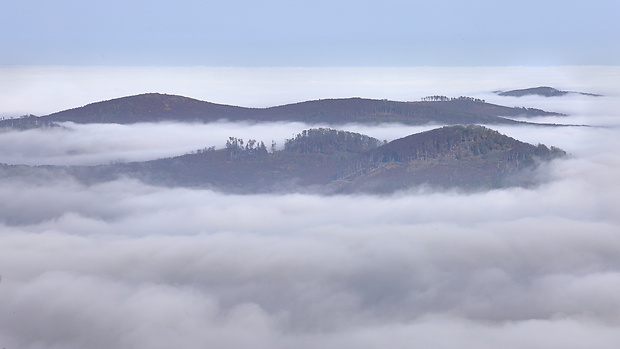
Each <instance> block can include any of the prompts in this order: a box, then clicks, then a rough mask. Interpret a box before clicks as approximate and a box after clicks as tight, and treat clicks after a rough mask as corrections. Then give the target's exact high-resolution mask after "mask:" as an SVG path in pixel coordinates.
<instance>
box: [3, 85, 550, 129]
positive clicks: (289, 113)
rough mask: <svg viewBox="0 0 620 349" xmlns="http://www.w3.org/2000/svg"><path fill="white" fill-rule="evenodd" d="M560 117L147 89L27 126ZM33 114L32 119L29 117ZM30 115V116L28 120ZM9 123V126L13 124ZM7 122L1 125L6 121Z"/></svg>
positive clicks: (440, 104)
mask: <svg viewBox="0 0 620 349" xmlns="http://www.w3.org/2000/svg"><path fill="white" fill-rule="evenodd" d="M521 115H525V116H534V115H559V114H557V113H551V112H546V111H543V110H539V109H527V108H509V107H504V106H500V105H495V104H490V103H485V102H483V101H479V100H473V99H467V98H459V99H454V100H449V101H432V102H429V101H425V102H396V101H388V100H375V99H363V98H345V99H325V100H315V101H306V102H301V103H295V104H288V105H282V106H275V107H270V108H245V107H237V106H230V105H222V104H215V103H210V102H204V101H199V100H196V99H192V98H187V97H182V96H174V95H165V94H159V93H148V94H141V95H136V96H129V97H122V98H117V99H112V100H108V101H102V102H97V103H92V104H88V105H86V106H83V107H79V108H74V109H69V110H64V111H60V112H57V113H53V114H50V115H47V116H43V117H39V118H36V117H34V116H33V117H29V118H28V120H24V121H23V122H24V123H25V122H28V123H29V124H37V123H40V122H43V121H44V122H45V123H46V124H50V123H58V122H63V121H72V122H75V123H119V124H131V123H138V122H158V121H178V122H214V121H217V120H221V119H227V120H230V121H240V120H247V121H254V122H263V121H301V122H309V123H329V124H345V123H352V122H362V123H382V122H397V123H404V124H415V125H418V124H426V123H430V122H435V123H439V124H448V125H454V124H516V123H519V122H517V121H513V120H508V119H505V118H503V117H500V116H505V117H514V116H521ZM33 118H34V119H33ZM30 119H32V120H30ZM18 120H19V119H14V120H10V121H12V124H11V125H13V127H16V126H15V122H16V121H17V122H18V123H19V121H18ZM5 121H7V120H5ZM5 121H2V122H0V126H1V125H4V126H7V125H9V124H8V123H6V122H5Z"/></svg>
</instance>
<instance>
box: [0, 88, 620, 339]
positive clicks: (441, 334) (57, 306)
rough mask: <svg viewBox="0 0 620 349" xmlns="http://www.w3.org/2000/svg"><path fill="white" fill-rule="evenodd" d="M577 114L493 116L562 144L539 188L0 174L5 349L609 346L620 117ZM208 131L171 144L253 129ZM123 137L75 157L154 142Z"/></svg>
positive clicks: (0, 321) (615, 314) (30, 153)
mask: <svg viewBox="0 0 620 349" xmlns="http://www.w3.org/2000/svg"><path fill="white" fill-rule="evenodd" d="M498 78H499V77H498ZM558 87H560V88H563V89H564V88H565V87H564V86H558ZM586 92H590V91H589V90H588V91H586ZM594 92H598V91H594ZM603 101H605V99H603ZM587 109H588V110H589V112H588V113H585V114H579V113H575V114H574V115H575V116H572V117H579V118H582V117H583V118H585V117H589V120H591V121H593V122H592V124H594V125H597V123H596V121H600V120H607V122H606V124H605V125H604V127H570V128H564V127H563V128H546V127H545V128H529V127H528V128H524V127H503V128H499V130H500V131H501V132H503V133H506V134H507V135H509V136H512V137H515V138H518V139H522V140H525V141H528V142H530V143H538V142H541V143H545V144H548V145H556V146H559V147H561V148H564V149H566V150H567V151H568V152H569V153H570V154H571V156H570V157H569V158H567V159H562V160H555V161H553V162H551V163H549V164H547V165H545V166H542V167H540V168H539V169H538V170H537V171H535V172H532V173H530V174H529V175H531V176H536V177H539V178H541V179H545V181H544V184H541V185H539V186H537V187H534V188H511V189H502V190H492V191H488V192H478V193H461V192H458V191H444V192H436V191H431V190H429V189H428V188H414V189H412V190H410V191H405V192H399V193H396V194H394V195H391V196H369V195H353V196H330V197H322V196H319V195H312V194H288V195H242V196H237V195H224V194H221V193H218V192H214V191H210V190H193V189H183V188H160V187H152V186H148V185H145V184H143V183H140V182H138V181H134V180H128V179H123V180H118V181H114V182H109V183H103V184H97V185H93V186H85V185H83V184H79V183H76V182H73V181H71V180H68V179H66V178H58V177H56V178H39V179H38V180H37V181H33V180H31V179H28V178H22V179H16V178H13V179H5V180H4V181H2V182H0V195H2V197H3V198H6V199H5V200H2V202H0V222H1V223H0V275H1V276H2V277H1V279H0V347H3V348H76V349H77V348H93V349H98V348H111V347H114V348H170V347H188V348H204V347H213V348H240V347H252V348H269V349H274V348H275V349H278V348H308V349H310V348H386V347H405V346H411V344H412V343H414V344H415V345H416V346H419V347H429V348H446V349H456V348H482V349H487V348H488V349H492V348H493V349H495V348H498V347H502V348H508V349H512V348H515V349H516V348H519V349H522V348H532V349H534V348H536V349H537V348H556V347H557V348H583V347H596V348H603V349H607V348H609V349H611V348H616V347H617V343H619V342H620V333H619V332H618V330H617V329H618V326H620V293H618V292H617V290H618V289H619V288H620V255H619V254H618V251H619V250H620V235H619V234H618V232H619V231H620V205H618V204H617V203H618V197H620V186H619V185H618V178H620V155H618V152H617V149H618V147H619V146H620V144H619V142H620V141H619V139H620V137H619V136H620V129H619V128H618V125H619V124H620V123H618V119H617V117H614V115H616V114H617V113H616V111H617V110H618V109H617V108H615V107H614V108H602V109H601V110H600V111H598V112H597V111H596V109H595V108H587ZM614 113H616V114H614ZM143 126H144V125H143ZM294 126H297V125H294ZM85 127H86V126H85ZM146 127H152V128H153V129H151V130H150V131H149V132H150V133H151V134H160V135H161V133H158V132H160V131H162V130H161V129H158V127H160V126H155V125H151V126H146ZM209 127H213V126H205V128H204V129H201V132H204V133H205V134H209V133H208V132H211V131H212V132H213V134H210V135H209V136H208V137H207V136H205V139H207V138H208V140H207V141H206V142H205V143H202V139H201V138H199V136H196V137H197V138H196V139H195V140H196V143H192V142H194V140H192V141H191V142H188V143H187V144H185V143H184V144H183V145H182V146H181V145H180V146H179V148H183V149H186V148H184V147H187V149H193V147H196V144H198V143H200V145H199V146H210V145H216V144H214V143H211V139H212V138H210V137H217V138H218V140H220V138H219V137H220V136H221V135H223V136H225V137H226V138H227V137H228V136H231V135H232V136H237V137H242V138H258V137H257V136H250V135H247V136H246V135H245V134H240V133H235V134H226V133H228V132H229V131H230V130H231V128H230V127H228V126H222V128H221V129H217V127H214V129H215V131H213V130H211V131H209V129H208V128H209ZM253 127H254V126H250V127H248V129H247V132H253V134H261V132H260V130H259V129H253ZM289 127H291V126H290V125H283V126H282V128H281V129H280V130H281V132H282V135H283V136H285V137H286V138H288V137H289V136H290V135H289V134H286V133H288V132H291V130H292V128H289ZM349 127H352V128H354V127H360V128H363V127H365V126H355V125H350V126H349ZM94 130H99V131H101V130H103V129H102V128H99V129H94V128H93V129H89V130H87V129H80V130H79V131H76V133H77V134H89V133H88V132H93V133H90V135H91V136H93V135H94V134H95V132H94ZM99 131H98V132H99ZM185 131H186V130H185V129H181V126H179V125H170V126H169V129H168V132H169V133H170V134H176V132H178V134H179V135H181V134H182V133H184V132H185ZM239 131H244V132H245V131H246V130H245V129H244V130H239ZM269 131H272V129H270V130H269ZM298 131H299V130H297V129H296V130H294V131H293V132H298ZM355 131H357V132H361V131H362V130H361V129H359V130H355ZM369 131H371V130H369ZM27 132H31V131H27ZM33 132H34V131H33ZM61 132H65V131H61ZM115 132H116V133H115ZM131 132H139V131H136V130H132V131H131ZM220 132H221V134H220ZM278 132H280V131H278ZM373 132H379V133H381V134H383V135H384V136H381V135H378V134H373V133H371V132H363V133H368V134H370V135H371V136H374V137H377V138H380V139H385V138H388V137H390V136H389V135H392V134H393V135H394V137H396V133H395V132H397V131H396V128H390V127H387V128H385V129H376V130H375V131H373ZM104 133H105V132H104ZM122 133H123V131H118V130H115V131H111V133H107V134H105V135H103V136H101V139H100V141H97V142H92V143H91V145H92V146H93V147H95V145H96V144H105V146H102V148H101V149H98V148H96V147H95V148H93V149H94V150H92V151H90V154H93V155H92V158H91V159H90V160H88V161H107V159H106V160H102V159H104V157H103V156H102V155H103V154H104V153H105V152H106V151H105V150H110V148H114V147H118V149H117V151H118V154H125V153H123V151H124V150H127V149H132V150H131V151H135V152H136V153H140V152H144V153H146V150H145V149H149V151H152V150H153V149H155V148H157V147H153V146H152V144H149V143H148V142H147V141H146V140H144V139H143V140H140V141H138V142H136V143H135V144H136V145H135V146H134V147H133V148H132V147H131V146H129V144H131V142H133V141H134V140H135V138H133V137H134V136H133V135H135V133H133V134H132V136H128V137H126V138H125V139H122V137H119V139H122V140H111V139H110V138H111V137H109V136H110V135H111V134H115V135H122ZM23 134H26V135H28V134H29V133H23ZM196 134H197V135H198V134H199V132H197V133H196ZM285 134H286V135H285ZM5 135H7V134H4V135H3V136H5ZM30 135H35V134H34V133H30ZM64 135H66V133H59V136H58V138H57V139H58V142H59V143H60V144H64V143H63V142H65V141H66V139H64V137H65V136H64ZM11 136H12V133H11ZM38 136H41V135H38V134H37V137H35V138H38ZM168 136H169V135H161V139H160V140H165V139H168V141H165V142H170V143H166V147H173V144H181V143H182V142H179V143H174V142H176V140H175V139H176V137H175V136H171V137H169V138H165V137H168ZM41 137H44V136H41ZM50 137H52V136H50ZM76 137H77V136H76ZM192 137H193V136H192ZM0 138H2V137H0ZM189 138H191V137H189ZM226 138H223V141H225V139H226ZM50 139H51V138H50ZM50 139H48V140H45V141H41V142H42V143H38V146H36V147H35V146H33V147H31V148H28V145H26V144H24V145H21V147H22V148H21V149H23V155H22V157H21V158H22V159H28V158H37V157H38V159H39V160H41V159H43V158H45V156H49V155H50V154H52V153H51V152H50V153H44V154H47V155H45V156H42V155H37V154H41V153H37V151H40V149H39V148H40V147H42V146H44V144H52V143H53V142H50ZM139 139H141V138H139ZM4 142H5V143H4V145H6V146H11V145H13V146H14V148H13V149H18V148H19V146H17V145H15V144H14V143H11V142H9V141H4ZM32 142H33V143H35V144H37V143H36V142H38V141H37V140H34V139H33V140H32ZM45 142H47V143H45ZM76 142H77V144H80V146H82V147H84V146H85V145H86V144H89V143H88V141H87V140H86V139H83V140H79V141H76ZM115 142H117V143H115ZM115 144H116V145H115ZM145 144H146V145H145ZM153 144H154V143H153ZM4 145H3V146H4ZM143 145H144V147H143V148H141V147H142V146H143ZM190 147H192V148H190ZM59 149H60V150H58V153H59V154H65V153H66V149H67V147H66V146H65V145H62V146H59ZM123 149H124V150H123ZM162 149H163V148H162ZM131 151H130V152H131ZM14 152H16V151H14ZM87 153H88V152H87ZM4 154H5V155H6V154H8V153H6V151H5V153H4ZM118 154H117V156H120V155H118ZM63 156H64V155H63ZM63 156H59V159H60V158H63ZM123 156H127V155H123ZM68 159H69V160H70V161H78V162H79V161H86V158H84V159H79V160H75V159H76V157H75V156H65V157H64V160H63V161H69V160H68ZM4 162H6V161H4Z"/></svg>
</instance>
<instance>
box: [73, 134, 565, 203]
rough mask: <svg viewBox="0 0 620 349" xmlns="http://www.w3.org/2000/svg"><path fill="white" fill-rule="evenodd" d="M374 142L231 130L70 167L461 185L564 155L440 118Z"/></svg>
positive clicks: (139, 173) (507, 179)
mask: <svg viewBox="0 0 620 349" xmlns="http://www.w3.org/2000/svg"><path fill="white" fill-rule="evenodd" d="M249 144H251V146H248V145H249ZM379 144H381V143H380V142H379V141H378V140H376V139H374V138H370V137H367V136H364V135H360V134H356V133H351V132H344V131H336V130H330V129H318V130H309V131H304V132H302V133H301V134H299V135H298V136H297V137H294V138H293V139H290V140H288V141H287V145H286V146H285V149H284V150H281V151H276V152H273V153H268V152H267V150H266V148H265V147H264V145H262V144H261V145H256V142H254V141H248V143H246V145H245V147H244V146H243V142H239V140H237V139H235V138H231V141H230V142H229V146H228V147H227V148H226V149H222V150H211V151H203V152H199V153H197V154H187V155H183V156H179V157H173V158H167V159H160V160H154V161H148V162H142V163H128V164H114V165H105V166H95V167H75V168H69V169H68V171H69V172H70V173H72V175H74V176H76V177H77V178H79V179H81V180H83V181H85V182H90V183H93V182H99V181H107V180H112V179H115V178H118V177H121V176H130V177H135V178H139V179H141V180H143V181H145V182H148V183H151V184H156V185H167V186H198V187H211V188H214V189H217V190H222V191H226V192H235V193H258V192H274V191H297V190H310V189H313V190H317V191H320V192H324V193H339V192H340V193H353V192H372V193H390V192H393V191H395V190H399V189H404V188H408V187H411V186H417V185H422V184H428V185H431V186H435V187H443V188H449V187H460V188H466V189H481V188H496V187H502V186H507V185H516V184H523V183H517V182H511V181H513V180H514V178H515V176H516V175H518V174H519V173H520V172H521V171H523V170H525V169H527V168H532V167H534V166H536V164H537V163H538V162H539V161H545V160H550V159H553V158H555V157H559V156H564V155H565V153H564V152H563V151H561V150H559V149H556V148H551V149H549V148H547V147H546V146H544V145H539V146H533V145H530V144H527V143H523V142H520V141H517V140H515V139H513V138H510V137H507V136H505V135H502V134H499V133H498V132H496V131H493V130H490V129H488V128H485V127H482V126H467V127H466V126H446V127H443V128H440V129H435V130H432V131H428V132H423V133H420V134H414V135H411V136H408V137H405V138H401V139H398V140H395V141H392V142H390V143H387V144H384V145H379ZM377 145H379V146H377Z"/></svg>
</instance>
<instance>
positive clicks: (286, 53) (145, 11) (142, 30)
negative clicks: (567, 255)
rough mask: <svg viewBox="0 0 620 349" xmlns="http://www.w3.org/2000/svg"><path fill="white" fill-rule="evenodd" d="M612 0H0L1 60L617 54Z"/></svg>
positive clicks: (619, 42) (212, 61)
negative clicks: (587, 0) (102, 0)
mask: <svg viewBox="0 0 620 349" xmlns="http://www.w3.org/2000/svg"><path fill="white" fill-rule="evenodd" d="M619 4H620V3H619V2H618V1H616V0H594V1H589V2H585V1H565V0H563V1H559V0H522V1H491V0H473V1H460V0H439V1H417V0H414V1H404V0H381V1H377V0H370V1H368V0H367V1H351V0H341V1H328V0H313V1H307V0H303V1H283V0H270V1H250V0H230V1H191V0H179V1H174V2H172V1H162V0H155V1H153V0H149V1H146V0H110V1H105V2H101V1H92V0H86V1H74V0H57V1H46V0H25V1H8V0H1V1H0V8H1V11H0V45H1V47H2V55H1V56H0V64H2V65H24V64H25V65H139V66H144V65H168V66H170V65H172V66H179V65H203V66H204V65H206V66H420V65H433V66H454V65H457V66H488V65H617V64H619V63H620V22H619V21H617V14H618V13H620V5H619Z"/></svg>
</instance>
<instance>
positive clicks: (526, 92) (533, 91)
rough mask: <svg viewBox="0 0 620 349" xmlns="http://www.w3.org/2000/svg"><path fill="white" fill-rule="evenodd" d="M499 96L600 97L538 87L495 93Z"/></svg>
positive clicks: (592, 94)
mask: <svg viewBox="0 0 620 349" xmlns="http://www.w3.org/2000/svg"><path fill="white" fill-rule="evenodd" d="M495 93H497V94H498V95H500V96H508V97H523V96H542V97H561V96H565V95H567V94H579V95H583V96H593V97H600V96H601V95H597V94H594V93H585V92H573V91H562V90H558V89H555V88H553V87H549V86H540V87H531V88H524V89H520V90H511V91H504V92H502V91H495Z"/></svg>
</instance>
